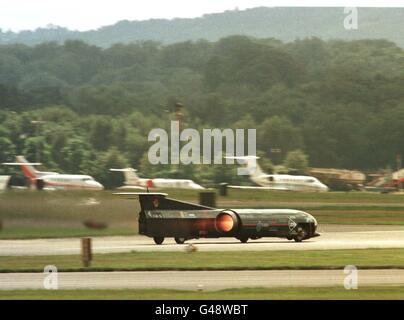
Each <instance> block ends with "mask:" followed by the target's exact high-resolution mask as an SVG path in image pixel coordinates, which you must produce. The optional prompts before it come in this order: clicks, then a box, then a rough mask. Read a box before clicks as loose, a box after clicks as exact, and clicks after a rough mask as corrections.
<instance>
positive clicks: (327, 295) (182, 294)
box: [0, 286, 404, 300]
mask: <svg viewBox="0 0 404 320" xmlns="http://www.w3.org/2000/svg"><path fill="white" fill-rule="evenodd" d="M0 299H7V300H12V299H18V300H28V299H46V300H51V299H64V300H69V299H70V300H78V299H86V300H88V299H91V300H95V299H101V300H114V299H120V300H191V299H196V300H204V299H206V300H219V299H225V300H230V299H231V300H248V299H259V300H263V299H266V300H303V299H307V300H331V299H332V300H337V299H348V300H366V299H368V300H369V299H372V300H374V299H386V300H387V299H389V300H403V299H404V287H403V286H377V287H359V288H358V289H357V290H345V289H344V288H341V287H320V288H273V289H272V288H271V289H266V288H245V289H226V290H221V291H208V292H197V291H177V290H51V291H49V290H19V291H0Z"/></svg>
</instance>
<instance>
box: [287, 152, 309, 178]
mask: <svg viewBox="0 0 404 320" xmlns="http://www.w3.org/2000/svg"><path fill="white" fill-rule="evenodd" d="M283 164H284V166H285V167H286V168H288V169H289V170H291V171H295V172H297V173H300V174H305V173H307V172H308V169H309V160H308V157H307V155H306V154H305V153H304V152H303V151H302V150H299V149H298V150H293V151H289V152H288V154H287V155H286V158H285V161H284V163H283Z"/></svg>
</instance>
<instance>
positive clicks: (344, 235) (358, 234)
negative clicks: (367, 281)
mask: <svg viewBox="0 0 404 320" xmlns="http://www.w3.org/2000/svg"><path fill="white" fill-rule="evenodd" d="M320 232H321V233H322V235H321V236H320V237H317V238H313V239H309V240H306V241H304V242H302V243H295V242H294V241H287V240H285V239H278V238H263V239H259V240H250V241H249V242H248V243H246V244H242V243H240V242H239V241H238V240H236V239H234V238H220V239H200V240H189V241H187V243H193V244H194V245H196V246H197V248H198V250H199V251H263V250H333V249H366V248H404V228H403V227H402V226H332V225H330V226H324V227H323V230H320ZM187 243H186V244H184V245H177V244H176V243H175V242H174V240H173V239H166V240H165V242H164V244H163V245H160V246H158V245H155V244H154V242H153V240H152V239H151V238H148V237H143V236H125V237H99V238H96V237H95V238H93V252H94V253H118V252H130V251H157V252H158V251H183V250H185V247H186V245H187ZM79 253H80V239H79V238H66V239H34V240H0V256H24V255H67V254H79Z"/></svg>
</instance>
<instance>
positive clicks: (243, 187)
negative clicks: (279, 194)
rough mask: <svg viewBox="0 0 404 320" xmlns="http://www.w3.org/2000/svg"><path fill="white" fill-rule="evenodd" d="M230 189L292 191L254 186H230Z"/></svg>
mask: <svg viewBox="0 0 404 320" xmlns="http://www.w3.org/2000/svg"><path fill="white" fill-rule="evenodd" d="M228 188H232V189H247V190H248V189H251V190H279V191H290V189H288V188H285V187H276V186H274V187H258V186H257V187H254V186H228Z"/></svg>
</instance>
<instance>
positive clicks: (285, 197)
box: [0, 190, 404, 239]
mask: <svg viewBox="0 0 404 320" xmlns="http://www.w3.org/2000/svg"><path fill="white" fill-rule="evenodd" d="M162 192H164V190H163V191H162ZM165 192H167V193H169V196H170V197H173V198H179V199H183V200H187V201H193V202H198V192H197V191H194V190H166V191H165ZM112 193H113V192H112V191H102V192H88V191H75V192H68V191H53V192H46V191H44V192H35V191H17V190H16V191H9V192H4V193H1V194H0V221H2V224H3V229H2V230H0V239H10V238H37V237H48V238H49V237H72V236H97V235H100V236H101V235H128V234H135V233H136V232H137V214H138V212H139V205H138V201H137V200H136V199H135V198H134V199H133V200H130V199H128V198H121V197H118V196H114V195H113V194H112ZM403 200H404V195H401V194H399V195H398V194H378V193H369V192H328V193H300V192H276V191H268V190H229V196H228V197H219V196H218V197H217V206H218V207H222V208H242V207H252V208H294V209H300V210H304V211H307V212H309V213H311V214H313V215H314V216H315V217H316V218H317V220H318V222H319V223H320V224H325V223H327V224H385V225H404V201H403ZM85 221H93V222H97V223H103V224H105V225H106V226H107V229H105V230H94V229H88V228H86V227H85V226H84V222H85Z"/></svg>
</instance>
